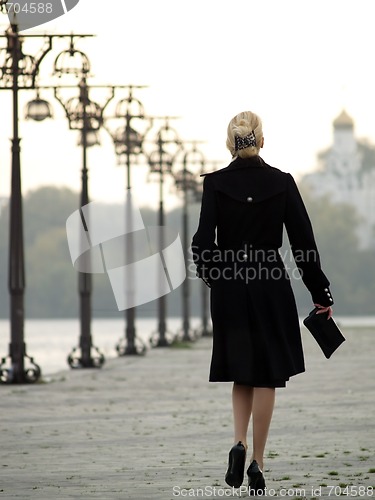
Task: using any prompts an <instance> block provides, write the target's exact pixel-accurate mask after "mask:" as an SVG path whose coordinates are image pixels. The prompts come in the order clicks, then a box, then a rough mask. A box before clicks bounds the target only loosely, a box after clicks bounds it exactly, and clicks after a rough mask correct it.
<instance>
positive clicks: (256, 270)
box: [192, 156, 333, 387]
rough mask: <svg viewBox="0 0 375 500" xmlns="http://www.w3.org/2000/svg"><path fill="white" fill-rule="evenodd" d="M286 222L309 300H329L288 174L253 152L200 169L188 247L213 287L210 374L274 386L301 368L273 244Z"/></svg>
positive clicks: (292, 308)
mask: <svg viewBox="0 0 375 500" xmlns="http://www.w3.org/2000/svg"><path fill="white" fill-rule="evenodd" d="M284 225H285V228H286V231H287V234H288V238H289V242H290V245H291V249H292V252H293V256H294V260H295V262H296V265H297V267H298V269H299V271H300V274H301V277H302V279H303V282H304V284H305V285H306V287H307V288H308V290H309V291H310V293H311V295H312V300H313V302H314V303H318V304H320V305H322V306H328V305H332V304H333V299H332V296H331V293H330V290H329V281H328V279H327V278H326V276H325V275H324V273H323V271H322V270H321V266H320V258H319V253H318V250H317V247H316V243H315V239H314V234H313V229H312V226H311V223H310V220H309V216H308V214H307V212H306V209H305V206H304V203H303V201H302V198H301V196H300V194H299V191H298V188H297V186H296V184H295V182H294V180H293V177H292V176H291V175H290V174H287V173H284V172H282V171H280V170H278V169H276V168H273V167H271V166H269V165H267V164H266V163H265V162H264V161H263V160H262V159H261V158H260V157H259V156H255V157H253V158H250V159H241V158H237V159H236V160H234V161H233V162H232V163H231V164H230V165H229V166H228V167H226V168H223V169H221V170H219V171H216V172H212V173H210V174H206V176H205V179H204V183H203V197H202V207H201V213H200V220H199V226H198V229H197V232H196V234H195V235H194V237H193V241H192V251H193V256H194V261H195V263H196V265H197V274H198V276H200V277H201V278H203V279H204V280H205V282H206V283H207V285H208V286H210V287H211V316H212V323H213V335H214V338H213V350H212V360H211V368H210V381H236V382H237V383H243V384H247V385H252V386H265V387H277V386H283V385H285V382H286V381H287V380H288V379H289V377H290V376H292V375H295V374H297V373H300V372H303V371H304V358H303V351H302V343H301V332H300V328H299V321H298V314H297V308H296V304H295V299H294V295H293V291H292V288H291V285H290V279H289V275H288V272H287V270H286V268H285V265H284V263H283V261H282V259H281V256H280V253H279V251H278V249H279V248H280V247H281V245H282V236H283V227H284Z"/></svg>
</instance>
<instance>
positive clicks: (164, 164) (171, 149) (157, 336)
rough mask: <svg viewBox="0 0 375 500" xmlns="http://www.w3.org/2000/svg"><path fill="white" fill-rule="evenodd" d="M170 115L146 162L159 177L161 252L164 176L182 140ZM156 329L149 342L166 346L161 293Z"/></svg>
mask: <svg viewBox="0 0 375 500" xmlns="http://www.w3.org/2000/svg"><path fill="white" fill-rule="evenodd" d="M171 118H172V117H167V116H166V117H164V118H163V119H164V120H165V122H164V125H162V127H161V128H160V129H159V131H158V132H157V134H156V140H155V143H156V149H155V150H154V151H152V152H151V153H150V154H149V155H148V164H149V166H150V172H151V173H156V174H158V177H159V221H158V225H159V252H160V254H161V253H162V250H163V248H164V239H163V238H164V236H163V226H164V200H163V197H164V177H165V175H166V174H172V167H173V163H174V161H175V158H176V156H177V154H178V153H179V151H181V149H182V142H181V140H180V139H179V137H178V134H177V132H176V131H175V130H174V129H173V128H171V127H170V126H169V120H170V119H171ZM158 304H159V307H158V315H159V322H158V330H157V332H155V333H154V334H152V336H151V338H150V343H151V345H152V346H153V347H167V346H169V345H170V344H171V343H172V341H173V340H174V338H173V337H172V338H171V337H170V335H169V338H167V324H166V311H167V299H166V296H165V295H161V296H160V297H159V299H158Z"/></svg>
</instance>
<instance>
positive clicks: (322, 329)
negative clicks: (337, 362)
mask: <svg viewBox="0 0 375 500" xmlns="http://www.w3.org/2000/svg"><path fill="white" fill-rule="evenodd" d="M317 311H319V309H318V308H317V307H315V309H313V310H312V311H311V312H310V314H309V315H308V316H307V318H305V319H304V320H303V324H304V325H305V327H306V328H307V329H308V330H309V331H310V332H311V334H312V336H313V337H314V339H315V340H316V341H317V343H318V344H319V347H320V348H321V350H322V351H323V354H324V356H325V357H326V358H327V359H328V358H330V357H331V356H332V354H333V353H334V352H335V351H336V349H337V348H338V347H339V346H340V345H341V344H342V343H343V342H344V341H345V337H344V336H343V334H342V333H341V332H340V330H339V327H338V326H337V325H336V323H335V321H334V320H333V318H330V319H327V313H321V314H316V312H317Z"/></svg>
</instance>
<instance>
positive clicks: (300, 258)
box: [285, 174, 333, 307]
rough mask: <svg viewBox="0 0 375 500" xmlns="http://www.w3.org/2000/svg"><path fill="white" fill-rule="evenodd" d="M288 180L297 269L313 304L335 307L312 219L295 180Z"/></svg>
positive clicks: (288, 214) (289, 222)
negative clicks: (322, 267)
mask: <svg viewBox="0 0 375 500" xmlns="http://www.w3.org/2000/svg"><path fill="white" fill-rule="evenodd" d="M287 176H288V179H287V200H286V210H285V227H286V230H287V233H288V238H289V242H290V246H291V249H292V253H293V257H294V260H295V263H296V266H297V268H298V271H299V273H300V275H301V277H302V281H303V282H304V284H305V286H306V287H307V289H308V290H309V292H310V293H311V296H312V300H313V302H314V303H315V304H320V305H322V306H325V307H327V306H331V305H332V304H333V298H332V295H331V292H330V290H329V285H330V283H329V281H328V279H327V277H326V276H325V274H324V273H323V271H322V269H321V265H320V256H319V252H318V249H317V246H316V242H315V238H314V232H313V228H312V225H311V222H310V218H309V216H308V213H307V210H306V208H305V205H304V203H303V200H302V197H301V195H300V193H299V190H298V187H297V185H296V183H295V181H294V179H293V177H292V176H291V175H290V174H287Z"/></svg>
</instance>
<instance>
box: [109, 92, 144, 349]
mask: <svg viewBox="0 0 375 500" xmlns="http://www.w3.org/2000/svg"><path fill="white" fill-rule="evenodd" d="M121 88H123V87H121ZM126 88H127V89H128V96H127V97H126V98H125V99H121V100H120V101H119V102H118V103H117V106H116V109H115V116H114V117H113V118H115V119H121V120H124V122H125V123H124V125H122V126H120V127H119V128H117V129H116V130H114V131H112V130H111V129H110V128H109V126H108V125H106V129H107V130H108V132H109V134H110V135H111V137H112V140H113V143H114V146H115V153H116V156H117V158H118V163H119V164H121V163H122V159H123V158H124V159H125V165H126V201H127V202H126V204H125V209H126V213H125V217H126V227H127V228H128V230H129V232H132V231H131V227H132V214H131V210H129V207H130V203H131V200H130V197H131V188H132V182H131V164H132V160H133V158H134V157H137V156H138V155H140V154H141V153H142V147H143V139H144V137H145V135H146V132H145V131H143V132H140V131H137V130H136V128H135V125H134V123H133V122H134V121H136V122H145V112H144V108H143V105H142V103H141V102H140V101H139V100H138V99H136V98H135V97H134V96H133V89H139V88H144V87H143V86H140V85H128V86H127V87H126ZM126 253H127V256H128V259H129V262H133V260H134V259H133V256H134V242H133V239H132V238H127V246H126ZM130 278H131V277H130ZM132 281H133V283H126V284H125V286H126V288H127V289H131V290H133V287H134V286H135V283H134V279H133V280H132ZM133 293H134V290H133ZM135 316H136V308H135V307H129V308H128V309H126V311H125V322H126V326H125V338H122V339H120V341H119V342H118V344H117V345H116V351H117V353H118V355H119V356H125V355H134V354H142V355H143V354H145V353H146V345H145V343H144V342H143V341H142V340H141V339H139V338H137V336H136V327H135Z"/></svg>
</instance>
